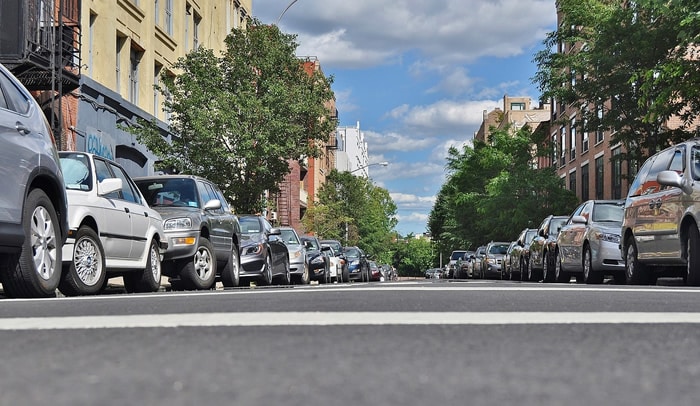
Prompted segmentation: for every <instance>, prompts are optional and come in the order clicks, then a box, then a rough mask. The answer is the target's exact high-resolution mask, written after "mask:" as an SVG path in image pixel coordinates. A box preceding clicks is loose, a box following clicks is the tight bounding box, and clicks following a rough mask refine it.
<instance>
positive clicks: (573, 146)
mask: <svg viewBox="0 0 700 406" xmlns="http://www.w3.org/2000/svg"><path fill="white" fill-rule="evenodd" d="M570 125H571V129H570V130H569V131H570V132H571V135H570V137H569V138H570V139H571V150H570V153H569V159H571V160H574V159H576V118H575V117H574V118H572V119H571V123H570Z"/></svg>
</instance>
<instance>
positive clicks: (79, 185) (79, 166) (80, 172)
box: [60, 154, 92, 191]
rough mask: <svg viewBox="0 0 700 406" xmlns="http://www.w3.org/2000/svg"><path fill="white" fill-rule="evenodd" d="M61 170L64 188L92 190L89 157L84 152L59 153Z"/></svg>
mask: <svg viewBox="0 0 700 406" xmlns="http://www.w3.org/2000/svg"><path fill="white" fill-rule="evenodd" d="M60 159H61V170H62V171H63V180H64V182H65V184H66V189H70V190H86V191H87V190H92V175H91V173H90V159H89V158H88V156H87V155H85V154H61V158H60Z"/></svg>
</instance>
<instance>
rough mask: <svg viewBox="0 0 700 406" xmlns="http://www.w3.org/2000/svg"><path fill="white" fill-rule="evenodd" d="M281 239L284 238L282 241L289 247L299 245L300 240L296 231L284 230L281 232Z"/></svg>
mask: <svg viewBox="0 0 700 406" xmlns="http://www.w3.org/2000/svg"><path fill="white" fill-rule="evenodd" d="M280 238H282V241H284V242H285V244H287V245H299V244H300V242H299V238H297V234H296V233H295V232H294V230H290V229H282V230H280Z"/></svg>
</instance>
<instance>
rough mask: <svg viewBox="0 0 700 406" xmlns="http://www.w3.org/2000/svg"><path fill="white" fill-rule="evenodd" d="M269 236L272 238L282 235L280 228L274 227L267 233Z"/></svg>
mask: <svg viewBox="0 0 700 406" xmlns="http://www.w3.org/2000/svg"><path fill="white" fill-rule="evenodd" d="M267 235H268V236H271V235H282V231H280V229H279V228H276V227H273V228H271V229H270V232H269V233H267Z"/></svg>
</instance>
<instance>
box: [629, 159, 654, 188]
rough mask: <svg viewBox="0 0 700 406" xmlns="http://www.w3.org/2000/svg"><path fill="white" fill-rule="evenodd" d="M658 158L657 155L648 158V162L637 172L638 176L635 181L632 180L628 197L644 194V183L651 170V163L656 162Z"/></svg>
mask: <svg viewBox="0 0 700 406" xmlns="http://www.w3.org/2000/svg"><path fill="white" fill-rule="evenodd" d="M655 159H656V156H652V157H651V158H649V159H647V160H646V162H644V164H643V165H642V168H641V169H640V170H639V172H638V173H637V176H636V177H635V178H634V181H632V184H631V185H630V190H629V193H628V194H627V197H634V196H641V195H642V190H643V188H642V185H643V183H644V180H645V179H646V177H647V174H648V173H649V170H650V169H651V165H652V164H653V163H654V160H655Z"/></svg>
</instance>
